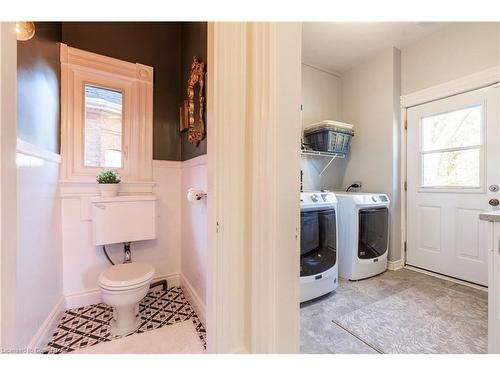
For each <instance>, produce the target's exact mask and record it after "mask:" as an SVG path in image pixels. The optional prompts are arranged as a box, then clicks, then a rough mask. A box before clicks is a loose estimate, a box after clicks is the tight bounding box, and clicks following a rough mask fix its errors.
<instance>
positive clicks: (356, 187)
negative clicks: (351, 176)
mask: <svg viewBox="0 0 500 375" xmlns="http://www.w3.org/2000/svg"><path fill="white" fill-rule="evenodd" d="M359 188H360V186H359V184H352V185H351V186H349V187H348V188H347V189H346V191H347V192H349V191H351V189H359Z"/></svg>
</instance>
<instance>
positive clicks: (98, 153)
mask: <svg viewBox="0 0 500 375" xmlns="http://www.w3.org/2000/svg"><path fill="white" fill-rule="evenodd" d="M122 101H123V93H122V92H119V91H115V90H111V89H107V88H103V87H95V86H91V85H85V132H84V134H85V135H84V137H85V148H84V150H85V151H84V152H85V157H84V164H85V166H86V167H105V168H121V167H122V156H121V149H122Z"/></svg>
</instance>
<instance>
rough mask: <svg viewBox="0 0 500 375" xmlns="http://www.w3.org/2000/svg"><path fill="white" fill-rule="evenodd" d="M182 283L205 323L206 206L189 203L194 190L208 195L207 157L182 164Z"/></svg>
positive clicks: (199, 157) (203, 156)
mask: <svg viewBox="0 0 500 375" xmlns="http://www.w3.org/2000/svg"><path fill="white" fill-rule="evenodd" d="M181 186H182V187H181V196H180V200H181V204H182V208H181V217H182V220H181V223H182V228H181V231H182V240H181V243H182V252H181V274H182V279H181V283H182V285H183V287H186V288H187V289H188V291H189V293H190V294H191V297H192V298H193V301H190V302H193V304H194V307H195V308H197V312H198V314H199V315H200V318H201V319H202V321H204V318H205V317H204V315H205V307H206V287H207V285H206V283H207V204H206V200H202V201H201V203H200V204H193V203H190V202H188V201H187V199H186V193H187V190H188V189H189V188H191V187H193V188H196V189H202V190H204V191H207V156H206V155H202V156H198V157H196V158H193V159H190V160H187V161H184V162H183V163H182V184H181Z"/></svg>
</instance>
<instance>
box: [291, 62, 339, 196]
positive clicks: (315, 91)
mask: <svg viewBox="0 0 500 375" xmlns="http://www.w3.org/2000/svg"><path fill="white" fill-rule="evenodd" d="M301 67H302V128H305V127H307V126H308V125H311V124H314V123H317V122H320V121H323V120H338V121H340V119H341V95H340V93H341V82H340V78H339V77H338V76H336V75H333V74H331V73H327V72H324V71H322V70H319V69H316V68H313V67H311V66H309V65H305V64H302V66H301ZM326 162H327V160H326V159H320V158H310V157H307V158H306V157H303V158H302V160H301V169H302V171H303V176H302V184H303V190H320V189H334V188H338V187H340V184H341V182H342V171H343V163H342V162H340V163H339V161H338V160H336V161H334V163H333V164H332V165H330V167H328V169H327V170H326V171H325V173H324V174H323V176H321V177H320V176H319V172H320V171H321V170H322V169H323V167H324V166H325V163H326Z"/></svg>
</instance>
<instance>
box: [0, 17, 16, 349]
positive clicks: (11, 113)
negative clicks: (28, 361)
mask: <svg viewBox="0 0 500 375" xmlns="http://www.w3.org/2000/svg"><path fill="white" fill-rule="evenodd" d="M16 77H17V40H16V33H15V23H14V22H0V348H2V347H3V348H14V347H15V332H14V327H15V324H14V323H15V318H16V312H15V306H16V303H15V286H16V242H17V239H16V202H17V199H16V180H17V171H16V164H15V155H16V141H17V136H16V85H17V81H16V79H17V78H16Z"/></svg>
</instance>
